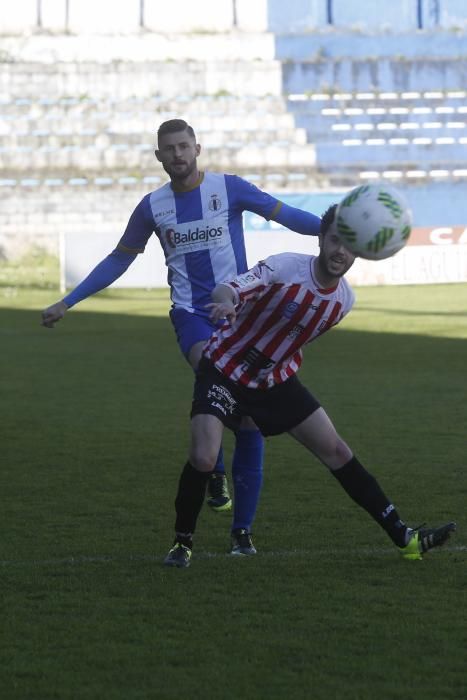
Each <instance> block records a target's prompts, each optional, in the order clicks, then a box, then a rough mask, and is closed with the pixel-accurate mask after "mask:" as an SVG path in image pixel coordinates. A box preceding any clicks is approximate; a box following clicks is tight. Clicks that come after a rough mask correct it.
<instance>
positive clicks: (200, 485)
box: [175, 462, 211, 544]
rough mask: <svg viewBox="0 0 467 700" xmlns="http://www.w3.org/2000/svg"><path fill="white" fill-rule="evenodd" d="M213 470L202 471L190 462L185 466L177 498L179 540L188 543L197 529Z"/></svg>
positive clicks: (177, 532)
mask: <svg viewBox="0 0 467 700" xmlns="http://www.w3.org/2000/svg"><path fill="white" fill-rule="evenodd" d="M210 474H211V472H200V471H198V470H197V469H195V468H194V467H193V466H192V465H191V464H190V462H187V463H186V464H185V466H184V467H183V471H182V473H181V475H180V481H179V482H178V491H177V497H176V498H175V511H176V513H177V517H176V520H175V532H176V535H177V541H179V542H181V543H182V544H187V541H185V540H191V536H192V535H193V533H194V531H195V529H196V521H197V520H198V515H199V513H200V511H201V508H202V507H203V502H204V497H205V494H206V484H207V483H208V479H209V476H210Z"/></svg>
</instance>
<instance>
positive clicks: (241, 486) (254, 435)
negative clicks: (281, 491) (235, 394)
mask: <svg viewBox="0 0 467 700" xmlns="http://www.w3.org/2000/svg"><path fill="white" fill-rule="evenodd" d="M235 438H236V444H235V452H234V456H233V461H232V479H233V485H234V518H233V523H232V530H236V529H237V528H245V529H246V530H248V532H251V526H252V524H253V520H254V518H255V515H256V508H257V506H258V501H259V495H260V492H261V485H262V482H263V452H264V449H263V436H262V435H261V433H260V432H259V430H238V431H237V432H236V433H235Z"/></svg>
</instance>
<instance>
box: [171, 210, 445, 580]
mask: <svg viewBox="0 0 467 700" xmlns="http://www.w3.org/2000/svg"><path fill="white" fill-rule="evenodd" d="M335 211H336V205H333V206H332V207H330V208H329V209H328V211H327V212H326V213H325V214H324V216H323V218H322V221H321V234H320V253H319V256H312V255H302V254H296V253H283V254H279V255H272V256H271V257H269V258H267V259H266V260H264V261H261V262H259V263H258V264H257V265H256V266H255V267H253V268H252V269H251V270H249V271H248V272H246V273H243V274H240V275H238V276H237V277H235V278H234V279H232V280H229V281H227V282H225V283H222V284H219V285H217V286H216V287H215V289H214V290H213V292H212V300H213V301H212V303H210V304H208V308H209V309H210V318H211V320H212V321H213V322H214V323H218V322H219V321H222V319H225V320H224V322H223V323H222V325H221V326H220V327H219V328H218V329H217V330H216V331H214V332H213V334H212V335H211V338H210V339H209V340H208V341H207V343H206V345H205V347H204V349H203V356H202V359H201V362H200V365H199V369H198V373H197V377H196V381H195V389H194V398H193V405H192V413H191V416H192V420H191V447H190V453H189V459H188V462H187V463H186V464H185V466H184V468H183V471H182V474H181V477H180V482H179V487H178V493H177V497H176V500H175V509H176V521H175V541H174V544H173V546H172V548H171V549H170V551H169V553H168V555H167V557H166V558H165V560H164V563H165V564H166V565H167V566H176V567H180V568H181V567H186V566H189V565H190V562H191V552H192V546H193V534H194V532H195V529H196V522H197V518H198V515H199V512H200V510H201V507H202V504H203V499H204V493H205V490H206V484H207V480H208V478H209V474H210V472H211V471H212V469H213V468H214V464H215V461H216V456H217V453H218V451H219V447H220V445H221V441H222V433H223V429H224V426H226V427H228V428H230V429H232V430H238V429H239V428H241V426H242V422H243V421H244V420H245V417H246V416H250V417H251V418H252V419H253V420H254V422H255V423H256V425H257V426H258V428H259V429H260V431H261V433H262V434H263V435H264V436H269V435H279V434H281V433H285V432H288V433H289V434H290V435H292V437H294V438H295V439H296V440H297V441H298V442H300V443H302V444H303V445H304V446H305V447H306V448H308V450H310V452H312V453H313V454H314V455H315V456H316V457H317V458H318V459H319V460H320V461H321V462H322V463H323V464H324V465H325V466H327V467H328V469H329V470H330V471H331V473H332V475H333V476H334V477H335V478H336V479H337V481H338V482H339V483H340V485H341V486H342V487H343V488H344V490H345V491H346V492H347V494H348V495H349V496H350V497H351V498H352V499H353V500H354V501H355V502H356V503H357V504H358V505H360V506H361V507H362V508H363V509H365V510H366V511H367V512H368V513H369V514H370V516H371V517H373V519H374V520H375V521H376V522H377V523H378V524H379V525H380V526H381V527H382V528H383V529H384V530H385V532H386V533H387V534H388V535H389V537H390V538H391V540H392V541H393V542H394V544H395V545H396V546H397V547H398V548H399V550H400V552H401V553H402V555H403V556H404V557H405V558H407V559H420V558H421V556H422V554H423V553H424V552H426V551H428V550H429V549H431V548H432V547H436V546H439V545H441V544H443V543H444V542H445V541H446V540H447V538H448V537H449V535H450V533H451V532H453V531H454V530H455V528H456V526H455V523H452V522H451V523H447V524H446V525H442V526H441V527H438V528H414V529H412V528H409V527H408V526H407V525H406V524H405V523H404V521H403V520H402V519H401V518H400V516H399V514H398V512H397V510H396V508H395V506H394V504H393V503H391V501H390V500H389V499H388V498H387V496H386V495H385V494H384V492H383V491H382V489H381V487H380V486H379V484H378V482H377V481H376V479H375V478H374V477H373V476H372V475H371V474H370V473H369V472H368V471H367V470H366V469H365V467H364V466H363V465H362V464H361V463H360V462H359V460H358V459H357V457H356V456H355V455H354V453H353V452H352V450H351V448H350V447H349V446H348V445H347V444H346V443H345V442H344V440H343V439H342V438H341V437H340V436H339V434H338V433H337V431H336V429H335V427H334V425H333V423H332V422H331V420H330V418H329V417H328V415H327V414H326V412H325V410H324V408H323V407H322V406H321V405H320V403H319V402H318V400H317V399H316V398H315V397H314V396H313V395H312V394H311V393H310V392H309V391H308V389H306V388H305V386H304V385H303V384H301V382H300V381H299V379H298V378H297V376H296V373H297V371H298V369H299V368H300V365H301V363H302V348H303V346H304V345H306V344H307V343H310V342H313V341H314V340H316V338H318V337H319V336H320V335H322V334H323V333H325V332H326V331H328V330H329V329H330V328H332V327H333V326H335V325H336V324H337V323H339V322H340V321H341V320H342V319H343V318H344V316H345V315H346V314H347V313H348V312H349V311H350V309H351V308H352V305H353V303H354V295H353V292H352V290H351V288H350V286H349V284H348V283H347V281H346V280H345V278H344V275H345V273H346V272H347V270H349V268H350V267H351V266H352V264H353V262H354V259H355V256H354V255H353V254H352V253H351V252H350V251H348V250H347V249H346V248H345V247H344V246H343V244H342V242H341V240H340V238H339V237H338V235H337V232H336V228H335V221H334V219H335ZM231 553H232V554H234V555H235V554H236V555H251V554H256V549H255V547H254V545H253V542H252V539H251V532H248V531H245V532H241V533H236V535H235V537H233V538H232V547H231Z"/></svg>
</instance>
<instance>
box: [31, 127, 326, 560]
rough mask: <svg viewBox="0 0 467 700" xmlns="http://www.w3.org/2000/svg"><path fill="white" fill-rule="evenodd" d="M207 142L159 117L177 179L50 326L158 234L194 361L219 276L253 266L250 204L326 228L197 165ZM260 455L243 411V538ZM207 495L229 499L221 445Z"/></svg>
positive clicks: (237, 519)
mask: <svg viewBox="0 0 467 700" xmlns="http://www.w3.org/2000/svg"><path fill="white" fill-rule="evenodd" d="M200 151H201V146H200V145H199V144H198V143H197V142H196V136H195V133H194V131H193V128H192V127H191V126H190V125H189V124H187V123H186V122H185V121H184V120H182V119H171V120H169V121H167V122H164V123H163V124H161V126H160V127H159V130H158V133H157V149H156V151H155V155H156V158H157V160H158V161H159V162H160V163H161V164H162V167H163V168H164V170H165V171H166V173H167V174H168V176H169V178H170V182H168V183H166V184H165V185H163V186H162V187H160V188H159V189H157V190H155V191H154V192H151V193H149V194H147V195H146V196H145V197H143V199H142V200H141V202H140V203H139V204H138V205H137V206H136V208H135V210H134V211H133V213H132V215H131V217H130V219H129V222H128V225H127V227H126V230H125V232H124V234H123V236H122V238H121V239H120V242H119V243H118V245H117V247H116V248H115V250H114V251H112V253H110V255H108V256H107V257H106V258H105V259H104V260H102V261H101V262H100V263H99V264H98V265H97V267H95V268H94V270H93V271H92V272H91V273H90V274H89V275H88V277H86V278H85V279H84V280H83V281H82V282H81V283H80V284H79V285H78V286H77V287H76V288H75V289H74V290H72V291H71V292H70V293H69V294H68V295H66V296H65V297H64V298H63V299H62V300H60V301H58V302H56V303H55V304H53V305H52V306H50V307H48V308H47V309H45V310H44V311H43V312H42V324H43V325H44V326H45V327H47V328H52V327H53V326H54V324H55V323H56V322H57V321H59V320H60V319H61V318H63V316H64V315H65V313H66V311H67V310H68V309H70V308H71V307H73V306H75V305H76V304H77V303H78V302H80V301H82V300H83V299H85V298H87V297H89V296H90V295H92V294H95V293H96V292H98V291H100V290H101V289H104V288H105V287H107V286H109V285H110V284H112V282H114V281H115V280H116V279H117V278H118V277H120V276H121V275H122V274H123V273H124V272H125V271H126V270H127V269H128V267H129V266H130V265H131V263H132V262H133V261H134V260H135V259H136V257H137V255H138V254H140V253H143V252H144V249H145V246H146V243H147V242H148V240H149V238H150V237H151V236H152V235H153V234H155V235H156V236H157V238H158V239H159V242H160V245H161V247H162V250H163V253H164V256H165V260H166V265H167V268H168V278H167V279H168V284H169V287H170V294H171V301H172V308H171V311H170V318H171V321H172V324H173V326H174V329H175V332H176V335H177V340H178V343H179V346H180V349H181V351H182V353H183V354H184V356H185V357H186V359H187V360H188V362H189V363H190V365H191V366H192V368H193V369H194V370H196V369H197V367H198V363H199V360H200V357H201V352H202V349H203V346H204V344H205V342H206V341H207V340H208V338H209V337H210V336H211V333H212V331H213V330H214V328H215V326H214V324H213V323H212V321H210V319H209V313H208V310H207V308H206V305H207V304H209V303H210V301H211V296H210V295H211V291H212V290H213V289H214V287H215V286H216V284H218V283H219V282H222V281H223V280H226V279H230V278H232V277H235V276H236V275H238V274H241V273H242V272H245V271H246V270H247V269H248V265H247V259H246V250H245V240H244V232H243V220H242V214H243V212H244V211H251V212H254V213H256V214H258V215H260V216H262V217H264V218H265V219H267V220H273V221H276V222H278V223H280V224H281V225H283V226H285V227H286V228H288V229H290V230H292V231H296V232H298V233H303V234H307V235H318V234H319V228H320V218H319V217H317V216H315V215H314V214H310V213H309V212H305V211H302V210H300V209H297V208H295V207H291V206H289V205H287V204H285V203H284V202H281V201H280V200H278V199H276V198H275V197H272V196H271V195H269V194H267V193H266V192H263V191H261V190H259V189H258V188H257V187H255V186H254V185H253V184H251V183H249V182H247V181H246V180H244V179H242V178H240V177H237V176H235V175H228V174H223V173H215V172H200V170H199V168H198V162H197V159H198V156H199V154H200ZM262 462H263V440H262V437H261V434H260V432H259V431H258V430H257V428H256V426H255V425H254V424H253V422H252V421H251V420H250V419H247V418H246V419H244V421H243V423H242V425H241V427H240V429H239V430H238V431H237V432H236V446H235V451H234V455H233V462H232V478H233V484H234V513H233V522H232V533H233V537H234V540H235V538H236V537H237V535H238V538H239V539H240V541H241V540H242V536H243V535H244V534H245V533H248V534H251V527H252V523H253V519H254V516H255V512H256V508H257V504H258V500H259V495H260V490H261V483H262ZM208 496H209V498H208V504H209V505H211V507H212V508H213V509H214V510H228V509H230V506H231V500H230V495H229V492H228V488H227V481H226V478H225V469H224V464H223V455H222V449H221V451H220V453H219V458H218V461H217V464H216V467H215V470H214V472H213V474H212V476H211V478H210V481H209V484H208ZM249 553H254V551H253V550H252V551H250V552H249Z"/></svg>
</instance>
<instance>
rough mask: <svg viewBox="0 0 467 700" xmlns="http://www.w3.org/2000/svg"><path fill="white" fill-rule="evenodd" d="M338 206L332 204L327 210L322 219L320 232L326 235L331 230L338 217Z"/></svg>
mask: <svg viewBox="0 0 467 700" xmlns="http://www.w3.org/2000/svg"><path fill="white" fill-rule="evenodd" d="M336 209H337V204H331V206H330V207H328V208H327V209H326V211H325V212H324V214H323V216H322V217H321V224H320V227H319V232H320V233H321V234H322V235H324V234H325V233H326V231H327V230H328V229H329V228H330V226H331V224H332V222H333V221H334V219H335V217H336Z"/></svg>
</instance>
